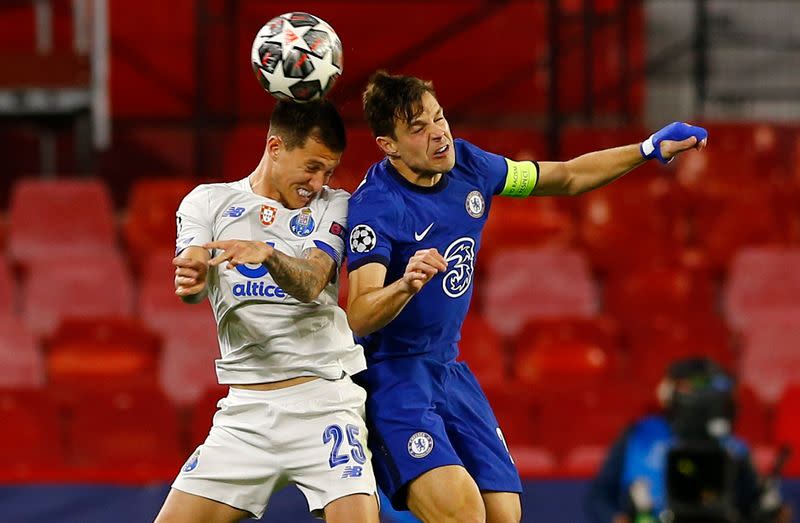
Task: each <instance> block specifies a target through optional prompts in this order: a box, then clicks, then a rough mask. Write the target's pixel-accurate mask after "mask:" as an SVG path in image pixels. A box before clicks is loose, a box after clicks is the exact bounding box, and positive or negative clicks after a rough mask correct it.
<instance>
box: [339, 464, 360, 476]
mask: <svg viewBox="0 0 800 523" xmlns="http://www.w3.org/2000/svg"><path fill="white" fill-rule="evenodd" d="M362 470H363V467H359V466H358V465H353V466H349V467H345V468H344V471H343V472H342V479H344V478H360V477H361V471H362Z"/></svg>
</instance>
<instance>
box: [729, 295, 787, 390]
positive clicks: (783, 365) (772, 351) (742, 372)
mask: <svg viewBox="0 0 800 523" xmlns="http://www.w3.org/2000/svg"><path fill="white" fill-rule="evenodd" d="M798 340H800V315H798V314H797V312H796V311H795V310H788V311H772V312H765V313H763V314H759V315H753V316H752V317H751V318H750V321H749V322H748V324H747V327H746V329H745V330H744V333H743V347H742V356H741V361H740V363H739V376H740V377H741V380H742V382H744V383H747V384H749V385H750V386H751V387H753V390H754V391H755V392H756V394H758V396H759V397H760V398H761V399H762V400H763V401H765V402H767V403H775V402H776V401H777V400H778V398H779V397H780V396H781V393H782V392H783V390H784V389H785V388H786V386H788V385H790V384H792V383H798V382H800V378H798V373H797V369H798V368H800V350H798Z"/></svg>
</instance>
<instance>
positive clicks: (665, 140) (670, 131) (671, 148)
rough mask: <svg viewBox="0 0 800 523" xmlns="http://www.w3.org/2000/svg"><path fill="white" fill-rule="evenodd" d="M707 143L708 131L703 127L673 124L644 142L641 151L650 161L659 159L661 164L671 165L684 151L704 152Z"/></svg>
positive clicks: (679, 123)
mask: <svg viewBox="0 0 800 523" xmlns="http://www.w3.org/2000/svg"><path fill="white" fill-rule="evenodd" d="M707 143H708V131H706V130H705V129H703V128H702V127H697V126H694V125H689V124H687V123H683V122H673V123H671V124H669V125H667V126H666V127H664V128H662V129H660V130H658V131H657V132H655V133H653V134H652V135H651V136H650V137H649V138H648V139H647V140H645V141H644V142H642V143H641V145H640V146H639V150H640V152H641V153H642V156H643V157H645V158H647V159H648V160H650V159H652V158H657V159H658V160H659V161H660V162H661V163H669V162H671V161H672V159H673V158H675V156H677V155H678V154H680V153H682V152H683V151H687V150H689V149H697V150H698V151H702V150H703V149H705V147H706V144H707Z"/></svg>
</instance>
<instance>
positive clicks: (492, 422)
mask: <svg viewBox="0 0 800 523" xmlns="http://www.w3.org/2000/svg"><path fill="white" fill-rule="evenodd" d="M354 380H355V381H356V382H357V383H359V384H360V385H361V386H363V387H364V388H365V389H366V390H367V427H368V429H369V447H370V449H371V450H372V463H373V468H374V469H375V476H376V479H377V481H378V485H379V486H380V487H381V489H382V490H383V491H384V492H385V493H386V495H387V496H389V499H390V500H391V501H392V506H393V507H394V508H396V509H398V510H408V505H407V503H406V501H407V499H406V498H407V495H408V493H407V487H408V483H409V482H410V481H411V480H413V479H415V478H417V477H419V476H420V475H422V474H424V473H425V472H427V471H429V470H431V469H435V468H437V467H442V466H445V465H461V466H463V467H464V468H465V469H466V470H467V472H469V474H470V476H472V478H473V479H474V480H475V482H476V483H477V484H478V488H479V489H480V490H482V491H494V492H522V484H521V482H520V479H519V473H518V472H517V468H516V467H515V466H514V462H513V461H512V460H511V456H510V454H509V453H508V449H507V447H506V444H505V442H504V440H503V436H502V432H500V428H499V426H498V423H497V420H496V419H495V417H494V413H493V412H492V409H491V407H490V406H489V401H488V400H487V399H486V396H485V395H484V394H483V391H482V390H481V388H480V386H479V385H478V382H477V381H476V380H475V377H474V376H473V375H472V372H471V371H470V370H469V367H467V365H466V363H462V362H457V361H449V362H441V361H437V360H436V359H435V358H434V357H431V356H430V355H414V356H410V357H405V358H397V359H391V360H384V361H381V362H377V363H372V364H370V366H369V367H368V368H367V370H365V371H363V372H361V373H359V374H357V375H356V376H355V377H354Z"/></svg>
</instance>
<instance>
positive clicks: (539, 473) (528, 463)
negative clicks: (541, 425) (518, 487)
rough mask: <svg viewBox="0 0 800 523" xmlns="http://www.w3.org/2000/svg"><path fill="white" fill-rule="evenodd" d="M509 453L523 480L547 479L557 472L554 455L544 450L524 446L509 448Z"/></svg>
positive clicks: (556, 462)
mask: <svg viewBox="0 0 800 523" xmlns="http://www.w3.org/2000/svg"><path fill="white" fill-rule="evenodd" d="M509 452H510V453H511V457H512V458H513V459H514V464H515V465H516V466H517V471H519V475H520V476H521V477H522V478H523V479H536V478H547V477H549V476H552V475H553V474H555V473H556V472H558V471H559V467H558V461H557V458H556V456H555V454H553V453H552V452H551V451H549V450H548V449H546V448H543V447H537V446H528V445H524V446H517V447H510V448H509Z"/></svg>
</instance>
